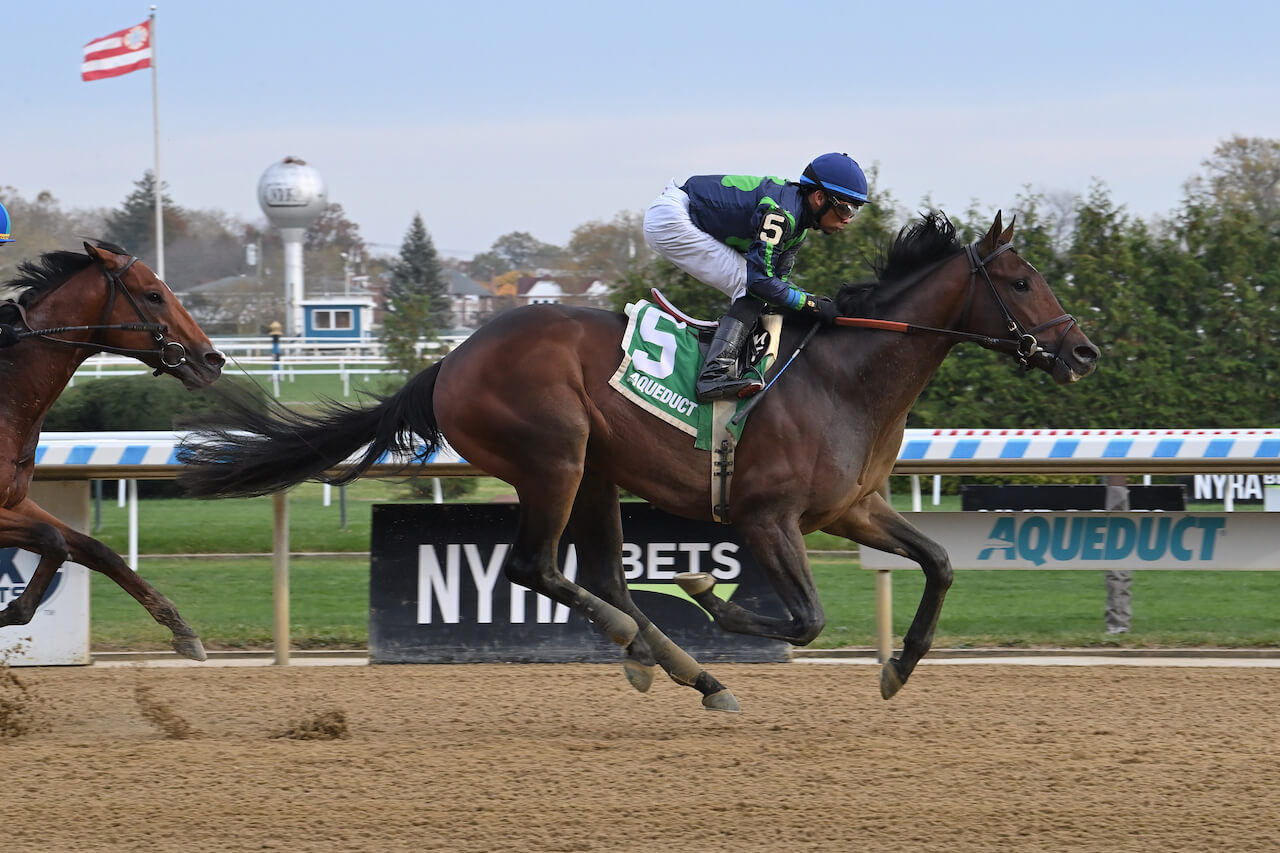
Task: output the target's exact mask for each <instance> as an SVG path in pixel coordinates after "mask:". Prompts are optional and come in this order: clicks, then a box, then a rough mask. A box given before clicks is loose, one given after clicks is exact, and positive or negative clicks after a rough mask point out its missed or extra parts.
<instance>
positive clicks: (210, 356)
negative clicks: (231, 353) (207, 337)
mask: <svg viewBox="0 0 1280 853" xmlns="http://www.w3.org/2000/svg"><path fill="white" fill-rule="evenodd" d="M204 363H205V364H207V365H209V366H210V367H222V365H224V364H226V363H227V359H226V356H224V355H223V354H222V353H220V352H218V351H217V350H216V349H215V350H209V351H208V352H207V353H205V354H204Z"/></svg>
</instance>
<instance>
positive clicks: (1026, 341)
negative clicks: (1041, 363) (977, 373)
mask: <svg viewBox="0 0 1280 853" xmlns="http://www.w3.org/2000/svg"><path fill="white" fill-rule="evenodd" d="M1012 249H1013V244H1012V243H1002V244H1000V245H999V246H997V247H996V248H995V250H994V251H993V252H992V253H991V254H989V255H987V256H986V257H985V258H980V257H979V256H978V247H977V245H976V244H974V243H970V244H968V245H967V246H965V247H964V253H965V257H967V258H968V259H969V295H968V296H967V297H966V301H967V302H970V303H971V302H972V300H973V288H974V282H975V281H976V280H977V276H978V273H979V272H981V273H982V277H983V278H984V279H985V280H986V282H987V290H989V291H990V292H991V298H992V299H994V300H995V301H996V306H997V307H998V308H999V309H1000V313H1001V314H1003V315H1004V323H1005V328H1006V329H1008V330H1009V333H1010V334H1011V335H1013V339H1012V340H1008V339H1004V338H997V339H996V340H997V341H998V342H999V344H1001V345H1000V346H995V347H990V348H991V349H998V350H1000V351H1002V352H1007V351H1008V349H1007V347H1008V344H1010V343H1012V344H1013V345H1014V348H1013V351H1012V353H1011V355H1015V356H1017V358H1018V363H1019V364H1021V365H1022V367H1023V369H1024V370H1030V369H1031V367H1032V364H1031V362H1032V360H1035V359H1039V360H1047V361H1048V364H1053V362H1055V361H1057V360H1058V356H1059V354H1060V353H1061V351H1062V343H1063V341H1065V340H1066V338H1067V333H1068V332H1070V331H1071V327H1072V326H1075V325H1077V323H1076V318H1075V317H1072V316H1071V315H1070V314H1060V315H1059V316H1057V317H1054V318H1053V319H1052V320H1047V321H1045V322H1043V323H1041V324H1040V325H1038V326H1036V327H1034V328H1031V329H1026V328H1024V327H1023V325H1022V323H1020V322H1018V318H1016V317H1014V316H1013V312H1012V311H1010V310H1009V306H1008V305H1006V304H1005V301H1004V300H1003V299H1002V298H1000V291H998V290H996V285H995V282H993V281H992V280H991V273H989V272H987V264H989V263H991V261H993V260H995V258H997V257H998V256H999V255H1001V254H1003V253H1004V252H1008V251H1011V250H1012ZM965 313H968V308H967V307H966V312H965ZM1062 323H1066V324H1067V328H1066V329H1064V330H1063V331H1062V334H1061V335H1059V336H1058V349H1057V350H1055V351H1054V352H1049V351H1048V350H1046V349H1045V348H1044V347H1042V346H1040V343H1039V341H1037V340H1036V334H1037V333H1039V332H1043V331H1044V330H1046V329H1052V328H1053V327H1054V326H1057V325H1060V324H1062Z"/></svg>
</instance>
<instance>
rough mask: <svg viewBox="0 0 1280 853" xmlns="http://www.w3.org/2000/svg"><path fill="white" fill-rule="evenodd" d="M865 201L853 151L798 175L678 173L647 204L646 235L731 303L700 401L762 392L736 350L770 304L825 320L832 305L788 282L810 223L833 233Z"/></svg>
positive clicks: (701, 380)
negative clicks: (743, 373)
mask: <svg viewBox="0 0 1280 853" xmlns="http://www.w3.org/2000/svg"><path fill="white" fill-rule="evenodd" d="M866 203H867V178H866V176H865V175H864V174H863V173H862V168H861V167H860V166H859V165H858V164H857V162H856V161H854V160H853V159H852V158H851V157H849V155H847V154H835V153H832V154H823V155H822V156H820V157H817V158H815V159H814V160H813V162H812V163H810V164H809V165H808V166H806V167H805V169H804V172H803V174H802V175H801V176H800V179H799V180H797V181H787V180H784V179H782V178H773V177H765V178H756V177H747V176H744V175H697V176H694V177H692V178H689V179H688V180H687V181H685V182H684V183H683V184H679V185H677V184H676V182H675V181H674V180H672V182H671V183H670V184H668V185H667V188H666V189H665V190H663V192H662V195H660V196H658V198H657V199H656V200H655V201H654V202H653V204H651V205H649V209H648V210H647V211H645V215H644V239H645V242H646V243H648V244H649V245H650V246H651V247H652V248H653V250H654V251H655V252H657V253H658V254H659V255H662V256H663V257H664V258H666V259H667V260H669V261H671V262H672V263H673V264H675V265H676V266H677V267H679V268H680V269H682V270H684V271H685V272H687V273H688V274H689V275H691V276H693V277H694V278H696V279H698V280H699V281H701V282H703V283H704V284H709V285H711V286H712V287H714V288H716V289H718V290H721V291H723V292H724V293H725V295H727V296H728V297H729V298H730V299H731V300H732V301H733V304H732V305H731V306H730V308H729V311H728V313H726V314H725V316H724V317H722V318H721V319H720V325H719V327H718V328H717V329H716V335H715V339H714V340H713V341H712V342H711V348H710V349H709V350H708V352H707V360H706V362H705V363H704V364H703V366H702V372H701V374H700V375H699V376H698V384H697V392H698V399H699V400H702V401H706V400H718V399H722V398H725V397H745V396H747V395H749V394H752V393H754V392H755V391H757V390H759V388H760V384H759V383H758V382H756V381H754V380H750V379H742V378H740V377H739V370H738V353H739V352H740V351H741V350H742V347H743V345H744V344H745V343H746V340H747V335H748V334H749V333H750V332H751V327H752V326H753V325H755V322H756V320H757V318H759V316H760V312H761V310H762V309H763V308H764V305H765V303H768V304H770V305H780V306H783V307H786V308H790V309H792V310H794V311H800V312H804V313H808V314H812V315H814V316H815V317H817V318H818V319H819V320H821V321H822V322H824V323H828V324H830V323H833V322H835V318H836V317H838V316H839V315H840V312H839V311H838V310H837V309H836V306H835V303H834V302H832V301H831V300H830V299H829V298H827V297H825V296H823V297H819V296H814V295H813V294H812V293H808V292H806V291H804V290H801V289H800V288H798V287H794V286H793V285H791V284H790V283H789V282H788V281H787V277H788V276H789V275H790V274H791V267H792V265H793V264H794V263H795V259H796V253H797V252H799V250H800V246H801V245H802V244H803V243H804V239H805V236H806V233H807V231H808V229H811V228H812V229H817V230H820V231H822V232H823V233H824V234H834V233H836V232H837V231H839V230H840V229H842V228H844V227H845V226H846V225H848V224H849V223H850V222H851V221H853V217H854V216H855V215H856V214H857V212H858V208H860V207H862V205H864V204H866Z"/></svg>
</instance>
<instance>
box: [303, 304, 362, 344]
mask: <svg viewBox="0 0 1280 853" xmlns="http://www.w3.org/2000/svg"><path fill="white" fill-rule="evenodd" d="M375 305H376V303H375V302H374V300H373V297H372V296H369V295H367V294H364V295H359V296H356V295H351V296H317V297H312V298H311V299H304V300H302V318H303V322H302V337H303V339H304V340H307V341H327V340H334V341H336V340H342V341H352V340H365V339H367V338H369V337H370V336H371V335H372V330H373V309H374V306H375Z"/></svg>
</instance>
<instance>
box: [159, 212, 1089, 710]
mask: <svg viewBox="0 0 1280 853" xmlns="http://www.w3.org/2000/svg"><path fill="white" fill-rule="evenodd" d="M1012 237H1013V225H1012V224H1010V225H1009V227H1008V228H1003V227H1002V224H1001V217H1000V215H999V214H997V215H996V217H995V221H994V223H993V224H992V226H991V229H990V230H989V231H988V232H987V234H986V235H985V236H984V237H983V238H981V240H979V241H978V242H977V243H975V244H972V245H967V246H966V245H963V244H961V243H960V242H959V241H958V240H957V238H956V234H955V228H954V226H952V224H951V223H950V221H949V220H947V218H946V217H945V215H943V214H941V213H939V212H934V213H930V214H927V215H925V216H924V217H922V218H921V219H920V220H919V221H917V222H915V223H913V224H911V225H909V226H908V227H906V228H904V229H903V230H902V231H900V232H899V234H898V236H897V238H896V239H895V241H894V242H893V244H892V246H890V247H889V251H888V253H887V255H886V257H885V259H884V260H883V261H882V262H881V263H880V264H879V266H878V268H877V274H878V279H879V280H878V281H877V282H873V283H866V284H862V285H846V286H844V287H843V288H841V290H840V292H839V294H838V296H837V304H838V306H839V308H840V310H841V312H842V313H843V314H846V315H864V316H866V317H869V318H873V319H871V320H849V321H847V322H849V323H852V324H855V325H857V324H860V323H861V324H865V325H870V326H872V327H873V328H871V329H867V330H857V331H854V330H845V329H841V328H838V327H836V328H823V329H821V330H818V333H817V334H816V335H813V336H812V339H811V340H809V341H808V342H807V349H805V351H804V352H803V354H802V356H803V357H800V358H795V359H790V360H789V364H790V367H789V368H788V369H787V371H786V373H784V374H782V375H781V376H780V378H779V380H778V381H776V382H775V383H774V385H773V386H772V388H770V389H769V390H767V392H766V393H765V396H764V397H763V398H762V399H761V401H760V403H759V405H758V406H756V408H755V411H754V412H753V413H752V415H751V417H750V419H749V420H748V421H747V422H746V426H745V428H744V430H743V433H742V437H741V441H740V443H739V444H738V447H737V457H736V462H735V466H736V467H735V473H734V479H733V487H732V507H731V510H730V519H729V520H730V521H731V522H732V524H733V525H734V526H735V527H736V528H737V529H738V531H739V533H740V534H741V536H742V538H743V539H744V541H745V543H746V545H747V547H748V548H749V549H750V551H751V553H752V554H753V555H754V556H755V558H756V560H757V561H758V562H759V564H760V565H761V566H762V567H763V570H764V571H765V573H766V574H767V576H768V579H769V581H770V583H771V584H772V586H773V588H774V591H775V592H776V593H777V595H778V596H779V598H780V599H781V601H782V603H783V604H784V605H785V607H786V610H787V613H788V615H787V616H785V617H766V616H762V615H760V614H757V613H753V612H750V611H748V610H746V609H744V608H742V607H741V606H739V605H738V604H736V603H734V602H731V601H725V600H722V599H721V598H719V597H717V596H716V595H715V594H714V593H713V587H714V583H715V582H714V579H713V578H711V576H710V575H706V574H701V573H693V574H685V575H683V576H681V577H679V578H677V580H678V582H679V583H680V584H681V586H682V588H684V589H685V591H686V592H689V593H690V595H691V596H692V597H693V598H694V599H695V600H696V601H697V602H698V604H700V605H701V606H702V607H703V608H704V609H705V610H706V611H707V612H708V613H709V614H710V615H711V617H712V618H713V619H714V620H715V621H716V623H717V624H719V625H720V626H721V627H722V628H724V629H727V630H729V631H735V632H739V633H743V634H752V635H757V636H763V637H771V638H776V639H782V640H786V641H788V642H791V643H793V644H797V645H802V644H805V643H808V642H810V641H811V640H813V639H814V638H815V637H817V636H818V633H819V632H820V631H821V630H822V627H823V624H824V616H823V611H822V604H821V602H820V601H819V600H818V594H817V591H816V589H815V588H814V581H813V575H812V574H811V573H810V570H809V565H808V561H807V559H806V555H805V544H804V539H803V538H802V537H803V535H804V534H805V533H808V532H810V531H813V530H824V531H827V532H828V533H833V534H836V535H838V536H842V537H845V538H847V539H851V540H853V541H854V542H859V543H862V544H865V545H868V546H870V547H873V548H878V549H880V550H884V551H889V552H892V553H895V554H899V555H902V556H904V557H908V558H910V559H912V560H914V561H916V562H917V563H919V564H920V566H921V568H922V569H923V570H924V575H925V587H924V593H923V596H922V598H921V600H920V604H919V607H918V609H917V612H916V615H915V618H914V620H913V621H912V623H911V627H910V629H909V630H908V631H907V634H906V637H905V640H904V643H903V650H902V653H901V656H900V657H897V658H891V659H890V660H888V661H886V662H885V663H884V665H883V667H882V669H881V679H880V686H881V694H882V695H883V696H884V697H885V698H886V699H887V698H889V697H891V696H892V695H894V694H895V693H896V692H897V691H898V690H899V689H900V688H901V687H902V685H903V683H904V682H905V681H906V680H907V678H908V676H909V675H910V674H911V672H912V670H913V669H914V667H915V665H916V663H917V662H918V661H919V660H920V658H921V657H922V656H923V655H924V654H925V652H926V651H928V649H929V646H930V644H931V642H932V639H933V633H934V628H935V626H936V625H937V621H938V615H939V613H940V611H941V608H942V601H943V596H944V595H945V593H946V591H947V589H948V587H949V586H950V584H951V580H952V569H951V565H950V562H949V560H948V557H947V554H946V552H945V551H944V550H943V549H942V548H941V547H940V546H939V545H938V544H937V543H935V542H932V541H930V540H929V539H927V538H926V537H925V536H923V535H922V534H921V533H920V532H919V531H917V530H916V529H915V528H914V527H912V525H911V524H910V523H909V522H908V521H906V520H905V519H904V518H903V517H902V516H901V515H899V514H898V513H897V512H895V511H894V510H893V509H892V508H891V507H890V506H889V504H888V502H887V501H886V500H885V499H884V497H882V495H881V493H880V489H881V487H882V486H883V485H884V484H885V482H886V480H887V478H888V477H889V473H890V470H891V469H892V467H893V465H894V462H895V461H896V459H897V454H898V448H899V446H900V444H901V441H902V435H903V430H904V428H905V426H906V419H907V412H908V410H909V409H910V408H911V406H912V404H913V403H914V402H915V400H916V398H917V397H918V396H919V395H920V393H921V392H922V391H923V390H924V387H925V385H926V384H927V383H928V382H929V380H930V378H931V377H932V376H933V374H934V373H935V371H936V370H937V369H938V367H939V365H940V364H941V363H942V360H943V358H944V357H945V356H946V355H947V352H948V351H949V350H950V348H951V347H952V346H953V345H954V344H955V343H957V342H958V341H960V340H974V341H977V342H978V343H980V344H982V345H984V346H987V347H989V348H992V349H996V350H1003V351H1005V352H1008V353H1010V354H1012V355H1014V356H1016V357H1017V358H1019V360H1020V361H1022V362H1023V364H1024V365H1027V366H1034V367H1037V368H1040V369H1042V370H1045V371H1047V372H1048V373H1050V374H1051V375H1052V376H1053V378H1054V379H1055V380H1057V381H1058V382H1059V383H1068V382H1074V381H1075V380H1077V379H1079V378H1081V377H1083V376H1085V375H1087V374H1089V373H1090V372H1092V371H1093V369H1094V367H1095V365H1096V362H1097V359H1098V355H1099V352H1098V349H1097V348H1096V347H1095V346H1094V345H1093V344H1092V343H1091V342H1090V341H1089V339H1088V337H1086V336H1085V334H1084V333H1083V332H1082V331H1081V329H1080V327H1079V326H1078V325H1077V324H1076V321H1075V319H1074V318H1072V317H1071V316H1069V315H1067V314H1066V313H1065V312H1064V311H1063V310H1062V306H1061V305H1060V304H1059V303H1058V300H1057V298H1056V297H1055V296H1054V294H1053V292H1052V291H1051V290H1050V289H1049V286H1048V284H1046V282H1045V280H1044V278H1043V276H1041V274H1040V273H1039V272H1037V271H1036V269H1035V267H1033V266H1032V265H1031V264H1029V263H1028V262H1027V261H1025V260H1023V259H1022V258H1021V257H1020V256H1019V255H1018V254H1017V253H1016V252H1015V251H1013V246H1012V243H1011V240H1012ZM626 322H627V321H626V318H625V317H624V316H622V315H620V314H614V313H610V312H605V311H599V310H594V309H586V308H571V307H563V306H558V305H534V306H529V307H526V308H520V309H517V310H514V311H510V312H507V313H505V314H502V315H499V316H498V317H496V318H494V319H493V320H492V321H491V322H490V323H488V324H487V325H485V326H483V327H482V328H480V329H479V330H477V331H476V333H475V334H473V335H472V336H471V337H470V338H468V339H467V340H466V341H465V342H464V343H462V344H461V345H460V346H458V347H457V348H456V349H455V350H454V351H453V352H451V353H449V354H448V355H447V356H445V357H444V358H443V359H442V360H441V361H439V362H437V363H436V364H434V365H432V366H431V367H428V368H427V369H425V370H423V371H422V372H421V373H418V374H417V375H416V376H414V377H413V378H412V379H410V380H409V381H408V383H407V384H406V385H405V386H404V387H403V388H402V389H400V391H398V392H397V393H395V394H394V395H392V396H390V397H385V398H382V399H381V402H380V403H379V404H378V405H376V406H369V407H364V408H361V407H349V406H342V405H340V404H336V403H335V404H332V405H331V406H330V408H328V409H327V410H326V411H324V412H322V413H321V414H318V415H313V416H302V415H297V414H288V413H285V414H280V415H275V416H269V415H268V416H263V415H262V414H260V413H258V412H255V411H254V410H253V409H252V408H250V407H246V408H245V410H244V411H242V412H241V413H240V414H239V415H236V416H234V417H230V418H225V419H224V420H223V421H222V423H224V424H231V425H232V426H231V427H230V428H220V427H217V426H209V427H208V428H206V429H204V430H201V431H199V432H197V433H196V438H195V440H194V441H192V442H190V443H189V444H188V445H187V446H186V448H185V450H184V452H185V453H186V454H187V457H186V460H185V461H186V462H188V463H189V464H188V465H186V466H184V471H183V473H181V474H180V475H179V479H180V481H181V482H183V483H184V484H185V485H186V486H187V488H188V489H189V490H190V491H191V492H192V493H194V494H196V495H199V496H205V497H210V496H248V495H260V494H266V493H269V492H274V491H279V490H282V489H285V488H287V487H289V486H291V485H294V484H296V483H299V482H302V481H303V480H305V479H323V480H327V481H328V482H334V483H341V482H348V481H350V480H351V479H353V478H355V477H356V476H358V475H359V474H360V472H361V471H363V470H365V469H366V468H368V466H369V465H371V464H372V463H373V462H375V461H376V460H377V459H378V458H379V457H380V456H381V455H382V454H383V453H385V452H386V451H388V450H399V451H408V450H410V449H411V448H412V447H413V445H414V439H413V435H412V434H414V433H416V434H417V435H418V436H421V437H422V439H424V440H425V441H426V444H427V445H428V447H429V448H431V449H434V448H436V447H438V446H439V445H440V444H441V441H442V439H447V440H448V442H449V443H450V444H451V445H452V446H453V447H454V449H456V450H457V451H458V452H459V453H460V454H461V455H462V457H463V458H465V459H467V460H468V461H469V462H471V463H472V464H474V465H476V466H477V467H479V468H481V469H482V470H484V471H486V472H488V473H489V474H492V475H493V476H495V477H498V478H500V479H502V480H505V481H506V482H508V483H510V484H511V485H512V486H514V487H515V489H516V492H517V494H518V495H519V498H520V509H519V523H518V528H517V532H516V536H515V542H514V543H513V544H512V548H511V550H510V552H509V553H508V556H507V558H506V562H505V564H504V567H503V568H504V572H505V574H506V577H507V578H508V579H510V580H511V581H513V582H515V583H519V584H521V585H523V586H527V587H529V588H531V589H533V590H535V591H537V592H540V593H542V594H544V595H546V596H548V597H550V598H551V599H553V600H555V601H557V602H560V603H563V604H565V605H568V606H569V607H572V608H573V609H575V610H576V611H577V612H579V613H581V614H583V615H584V616H586V617H587V618H588V619H589V620H591V621H592V622H593V623H594V624H595V625H596V627H597V628H599V629H600V630H602V631H603V632H604V633H605V634H606V635H607V636H609V637H610V638H611V639H612V640H613V641H615V642H617V643H619V644H620V645H622V646H623V647H624V648H625V652H626V658H625V660H624V668H625V670H626V672H627V675H628V677H629V678H630V679H631V681H632V683H633V685H634V686H636V687H637V689H640V690H645V689H647V688H648V686H649V684H650V682H651V680H652V674H653V664H654V663H655V662H656V663H657V664H659V665H661V666H662V667H663V668H664V669H665V670H666V671H667V673H668V674H669V675H670V676H671V678H672V679H673V680H675V681H676V682H677V683H679V684H684V685H689V686H692V687H694V688H696V689H697V690H698V691H699V692H701V693H702V694H703V700H702V701H703V705H704V706H705V707H708V708H711V709H716V710H731V711H732V710H738V703H737V700H736V699H735V698H734V697H733V694H732V693H730V692H729V691H728V690H727V689H726V688H725V687H724V686H723V685H722V684H720V682H719V681H717V680H716V679H715V678H714V677H712V676H711V675H710V674H709V673H707V672H706V671H705V670H703V669H702V667H701V666H700V665H699V664H698V663H697V662H696V661H694V660H693V658H692V657H690V656H689V655H688V654H686V653H685V652H684V651H683V650H681V649H680V648H678V647H677V646H675V645H674V644H673V643H672V642H671V641H670V640H669V639H668V638H667V637H666V636H665V635H664V634H662V632H661V631H659V630H658V628H657V627H655V626H654V625H653V624H652V622H651V621H650V620H649V619H647V618H646V617H645V615H644V614H643V613H641V612H640V610H639V609H638V608H637V607H636V605H635V603H634V602H633V601H632V599H631V596H630V594H629V593H628V590H627V586H626V583H625V581H624V578H623V571H622V562H621V553H622V545H623V539H622V526H621V521H620V518H619V506H618V489H619V487H621V488H624V489H627V490H628V491H630V492H632V493H634V494H635V495H638V496H639V497H642V498H644V499H645V500H647V501H649V502H650V503H652V504H654V505H655V506H658V507H660V508H662V509H664V510H666V511H668V512H672V513H675V514H677V515H681V516H686V517H689V518H694V519H708V518H710V517H711V504H712V498H711V482H710V478H709V476H708V471H709V468H710V466H709V459H708V457H707V451H700V450H696V449H695V448H694V446H693V444H692V441H691V440H690V439H689V437H688V436H687V435H685V434H684V433H682V432H680V431H679V430H677V429H676V428H675V427H673V426H670V425H668V424H666V423H663V422H661V421H659V420H658V419H656V418H654V417H652V416H650V415H648V414H646V413H644V412H642V410H641V409H640V408H639V407H638V406H636V405H634V404H633V403H631V402H629V401H628V400H626V399H624V398H623V397H622V396H621V395H620V394H619V393H618V392H617V391H615V390H614V389H613V388H612V387H611V386H610V384H609V378H610V376H612V375H613V373H614V371H615V369H616V368H617V367H618V365H619V363H620V360H621V357H622V354H621V349H620V346H619V341H620V339H621V338H622V335H623V331H624V327H625V326H626ZM812 331H815V329H814V327H813V326H812V320H809V319H807V318H806V319H802V318H800V317H798V316H795V317H791V318H789V319H788V320H787V321H786V323H785V325H784V328H783V333H782V336H781V338H782V340H781V344H782V352H783V353H786V352H792V351H793V350H795V349H796V348H797V347H798V345H797V342H798V341H801V339H802V338H805V336H806V333H810V332H812ZM1041 339H1043V341H1042V340H1041ZM806 340H807V339H806ZM775 376H777V374H775ZM220 417H223V414H222V413H220ZM366 444H367V448H366V449H365V451H364V453H363V456H361V457H360V458H359V459H358V460H356V461H355V462H354V463H353V464H352V466H351V467H349V468H348V469H346V470H345V471H335V470H334V469H335V466H338V465H339V463H342V462H343V461H344V460H347V459H348V458H349V457H350V456H351V455H352V454H355V453H356V452H357V451H359V450H360V449H361V448H362V447H365V446H366ZM566 528H567V529H568V530H569V532H570V534H571V535H572V537H573V541H574V543H575V544H576V547H577V553H578V579H579V581H580V582H581V583H582V584H583V586H579V585H578V584H576V583H573V582H571V581H569V580H568V579H566V578H565V576H564V575H563V573H562V572H561V571H560V569H559V567H558V566H557V564H556V553H557V544H558V541H559V539H560V537H561V535H562V533H563V532H564V531H565V529H566ZM584 587H589V588H590V589H591V590H592V591H588V590H587V589H586V588H584Z"/></svg>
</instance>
